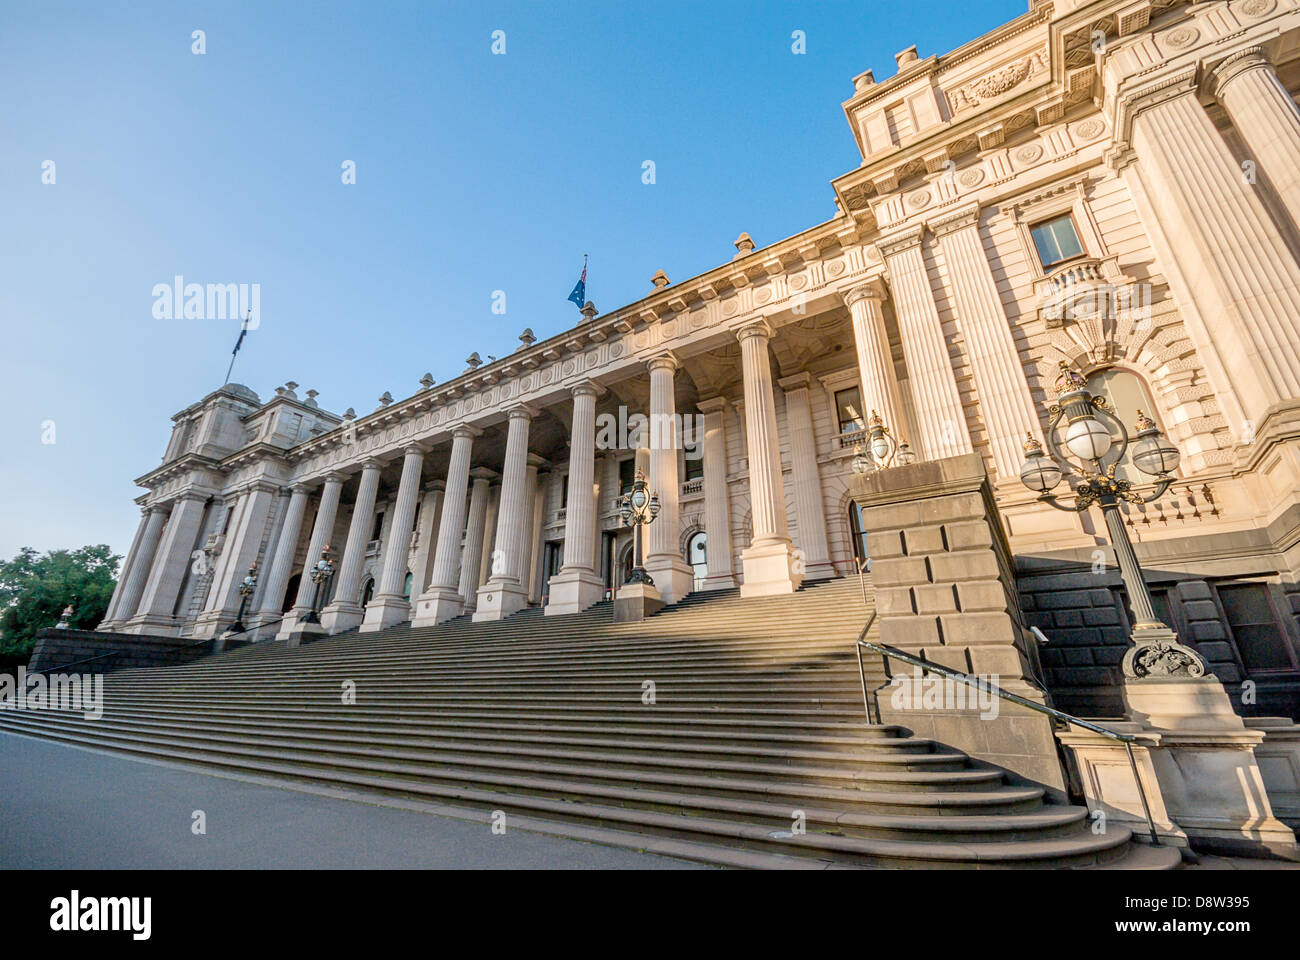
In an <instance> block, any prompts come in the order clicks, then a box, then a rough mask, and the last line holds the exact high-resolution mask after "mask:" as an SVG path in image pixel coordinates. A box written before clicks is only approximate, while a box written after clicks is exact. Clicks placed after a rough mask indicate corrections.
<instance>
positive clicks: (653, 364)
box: [645, 350, 682, 372]
mask: <svg viewBox="0 0 1300 960" xmlns="http://www.w3.org/2000/svg"><path fill="white" fill-rule="evenodd" d="M645 365H646V367H647V369H649V370H650V371H651V372H653V371H655V370H668V371H669V372H674V371H676V370H677V368H678V367H680V366H681V365H682V364H681V361H680V360H678V359H677V354H675V353H673V352H672V351H671V350H667V351H665V352H664V353H661V354H659V355H658V356H655V357H651V358H650V359H649V360H647V361H646V362H645Z"/></svg>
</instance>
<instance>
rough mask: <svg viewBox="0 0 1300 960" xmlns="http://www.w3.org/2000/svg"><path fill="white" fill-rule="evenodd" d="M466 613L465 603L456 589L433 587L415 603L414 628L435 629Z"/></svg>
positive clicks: (412, 622)
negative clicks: (434, 627)
mask: <svg viewBox="0 0 1300 960" xmlns="http://www.w3.org/2000/svg"><path fill="white" fill-rule="evenodd" d="M464 612H465V601H464V600H462V599H461V596H460V594H459V593H458V592H457V591H456V588H455V587H431V588H430V589H428V590H426V591H425V592H424V593H422V594H420V599H419V600H417V601H416V602H415V616H413V617H412V618H411V626H413V627H433V626H437V625H438V624H440V623H445V622H446V621H448V620H450V619H451V618H452V617H459V616H460V615H461V614H462V613H464Z"/></svg>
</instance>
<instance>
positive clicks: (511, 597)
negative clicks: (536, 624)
mask: <svg viewBox="0 0 1300 960" xmlns="http://www.w3.org/2000/svg"><path fill="white" fill-rule="evenodd" d="M509 414H510V426H509V428H508V429H507V431H506V457H505V466H504V468H503V470H502V473H501V509H500V511H499V513H498V514H497V537H496V546H495V547H494V551H499V553H497V554H496V558H498V559H500V560H501V568H500V569H499V570H498V569H496V566H495V564H494V565H493V572H492V576H491V577H489V578H488V582H487V583H485V584H484V585H483V586H482V587H480V588H479V591H478V607H477V609H476V610H475V611H474V619H475V620H476V621H478V620H501V619H504V618H505V617H508V616H510V614H512V613H514V612H515V611H517V610H520V609H522V608H523V607H525V606H527V604H528V588H527V585H526V584H524V583H523V576H524V572H523V571H522V570H521V569H520V565H519V563H520V557H521V556H522V551H521V550H520V544H519V538H520V536H521V533H522V531H523V527H524V518H525V517H526V516H527V511H528V425H529V422H530V421H531V420H532V418H533V417H534V416H536V411H535V410H534V409H533V408H532V407H529V406H527V405H526V404H522V403H521V404H517V405H515V406H513V407H511V408H510V411H509Z"/></svg>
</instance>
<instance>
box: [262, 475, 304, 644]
mask: <svg viewBox="0 0 1300 960" xmlns="http://www.w3.org/2000/svg"><path fill="white" fill-rule="evenodd" d="M289 489H290V495H289V509H288V511H287V512H286V513H285V515H284V525H283V526H282V527H281V528H280V541H279V543H277V544H276V546H275V558H274V559H273V560H272V561H271V569H270V570H269V571H268V572H267V574H266V578H265V587H264V588H263V592H262V605H261V607H260V608H259V610H258V612H257V613H258V617H259V618H260V619H261V620H262V621H264V622H265V621H269V620H275V619H277V618H278V617H279V615H280V608H281V607H283V606H284V592H285V589H286V588H287V587H288V585H289V574H290V572H291V571H292V570H293V558H294V556H296V555H297V553H298V537H299V534H301V533H302V519H303V517H304V516H305V515H306V513H307V498H308V497H309V496H310V492H309V490H308V488H307V485H306V484H305V483H295V484H293V485H292V486H291V487H290V488H289ZM313 562H314V561H313ZM277 629H278V624H277Z"/></svg>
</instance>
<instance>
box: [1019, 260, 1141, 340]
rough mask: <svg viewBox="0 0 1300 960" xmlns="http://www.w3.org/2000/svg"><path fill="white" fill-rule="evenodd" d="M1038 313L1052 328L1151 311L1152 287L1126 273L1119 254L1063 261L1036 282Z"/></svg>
mask: <svg viewBox="0 0 1300 960" xmlns="http://www.w3.org/2000/svg"><path fill="white" fill-rule="evenodd" d="M1034 292H1035V293H1036V294H1037V295H1038V300H1039V307H1038V314H1039V316H1040V317H1041V318H1042V320H1043V322H1044V323H1045V324H1046V325H1047V327H1048V328H1049V329H1055V328H1057V327H1061V326H1064V325H1065V324H1066V323H1081V322H1086V321H1089V320H1098V319H1115V318H1116V317H1118V316H1119V315H1120V314H1123V313H1129V314H1130V315H1133V316H1136V315H1137V311H1145V310H1149V309H1150V306H1151V288H1150V285H1149V284H1144V283H1137V282H1135V281H1134V280H1133V278H1132V277H1127V276H1125V275H1124V274H1123V273H1122V272H1121V271H1120V268H1119V258H1118V257H1105V258H1098V257H1080V258H1078V259H1075V260H1071V261H1070V262H1068V263H1063V264H1061V265H1060V266H1058V267H1056V268H1054V269H1053V270H1051V271H1050V272H1049V273H1048V274H1047V276H1045V277H1044V278H1043V279H1042V280H1039V281H1037V282H1036V283H1035V284H1034Z"/></svg>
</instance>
